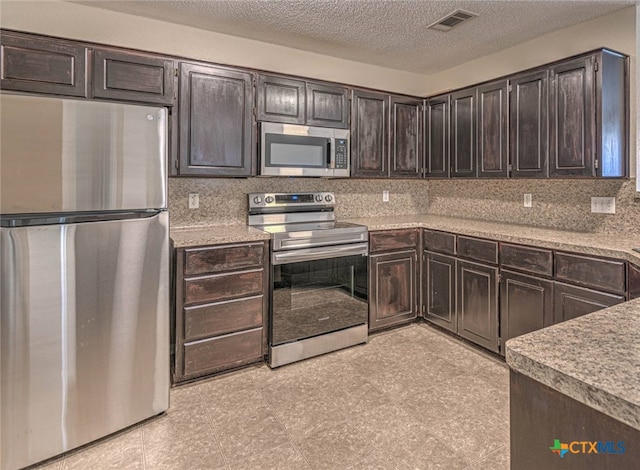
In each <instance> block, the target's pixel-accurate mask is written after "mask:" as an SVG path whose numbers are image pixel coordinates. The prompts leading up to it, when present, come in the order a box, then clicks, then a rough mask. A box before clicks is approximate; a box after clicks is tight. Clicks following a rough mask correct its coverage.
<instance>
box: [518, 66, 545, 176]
mask: <svg viewBox="0 0 640 470" xmlns="http://www.w3.org/2000/svg"><path fill="white" fill-rule="evenodd" d="M548 76H549V72H548V71H547V70H541V71H537V72H533V73H528V74H525V75H518V76H516V77H514V78H512V79H511V98H510V100H509V109H510V111H509V113H510V119H509V135H510V144H509V154H510V158H511V176H514V177H523V178H546V177H547V176H548V161H549V157H548V155H549V154H548V151H549V142H548V140H547V132H548V127H549V126H548V122H547V115H548V108H549V103H548V99H547V93H548Z"/></svg>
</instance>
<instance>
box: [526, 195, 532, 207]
mask: <svg viewBox="0 0 640 470" xmlns="http://www.w3.org/2000/svg"><path fill="white" fill-rule="evenodd" d="M524 207H533V198H532V197H531V194H529V193H526V194H525V195H524Z"/></svg>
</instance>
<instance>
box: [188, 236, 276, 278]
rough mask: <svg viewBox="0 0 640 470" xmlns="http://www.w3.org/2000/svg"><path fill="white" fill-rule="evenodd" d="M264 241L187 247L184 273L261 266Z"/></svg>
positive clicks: (201, 272)
mask: <svg viewBox="0 0 640 470" xmlns="http://www.w3.org/2000/svg"><path fill="white" fill-rule="evenodd" d="M264 253H265V244H264V243H254V244H243V245H223V246H218V247H213V248H193V249H187V250H185V253H184V274H185V275H187V276H188V275H193V274H204V273H215V272H221V271H233V270H237V269H246V268H251V267H257V266H260V267H262V266H263V262H264V261H263V260H264Z"/></svg>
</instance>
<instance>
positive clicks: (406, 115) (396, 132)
mask: <svg viewBox="0 0 640 470" xmlns="http://www.w3.org/2000/svg"><path fill="white" fill-rule="evenodd" d="M421 105H422V102H421V101H420V100H414V99H407V98H400V97H396V96H392V97H391V123H392V124H391V134H390V139H391V155H390V159H391V160H390V162H391V168H390V170H389V175H390V176H398V177H402V178H419V177H420V176H421V174H422V153H421V142H420V141H421V134H422V132H421V121H422V119H421V116H422V110H421Z"/></svg>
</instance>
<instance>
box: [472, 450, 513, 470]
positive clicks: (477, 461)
mask: <svg viewBox="0 0 640 470" xmlns="http://www.w3.org/2000/svg"><path fill="white" fill-rule="evenodd" d="M506 447H508V446H507V445H506V444H505V445H503V446H502V447H498V448H497V449H496V450H494V451H491V452H489V453H488V454H487V455H484V456H482V457H480V458H478V459H477V460H474V461H473V462H471V463H470V464H469V465H467V466H466V467H464V469H463V470H466V469H467V468H471V467H473V466H474V465H475V464H477V463H479V462H482V461H483V460H485V459H488V458H489V457H490V456H492V455H493V454H496V453H498V452H499V451H501V450H503V449H505V448H506Z"/></svg>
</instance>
